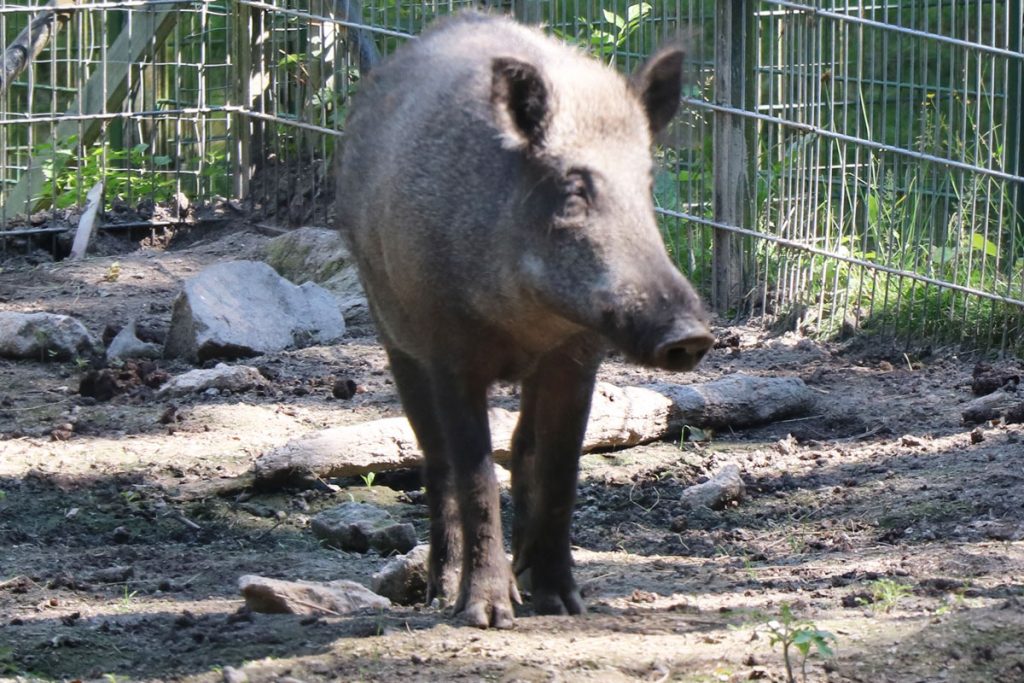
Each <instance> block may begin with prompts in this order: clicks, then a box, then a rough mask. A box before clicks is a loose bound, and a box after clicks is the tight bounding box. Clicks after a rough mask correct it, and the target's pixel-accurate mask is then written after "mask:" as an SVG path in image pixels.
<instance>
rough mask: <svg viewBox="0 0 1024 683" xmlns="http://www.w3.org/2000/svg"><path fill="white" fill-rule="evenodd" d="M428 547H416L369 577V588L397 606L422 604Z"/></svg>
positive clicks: (425, 587)
mask: <svg viewBox="0 0 1024 683" xmlns="http://www.w3.org/2000/svg"><path fill="white" fill-rule="evenodd" d="M429 552H430V546H428V545H418V546H416V547H415V548H413V549H412V550H410V551H409V552H408V553H406V554H405V555H399V556H397V557H393V558H391V559H390V560H388V563H387V564H385V565H384V567H383V568H381V570H380V571H379V572H377V573H375V574H374V575H373V576H371V577H370V588H372V589H373V591H374V592H375V593H379V594H380V595H383V596H384V597H386V598H389V599H390V600H391V601H392V602H394V603H396V604H399V605H414V604H416V603H419V602H423V601H424V600H425V599H426V595H427V556H428V554H429Z"/></svg>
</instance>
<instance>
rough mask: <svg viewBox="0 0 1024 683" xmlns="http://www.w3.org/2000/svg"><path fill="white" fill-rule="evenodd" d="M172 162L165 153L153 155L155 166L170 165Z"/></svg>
mask: <svg viewBox="0 0 1024 683" xmlns="http://www.w3.org/2000/svg"><path fill="white" fill-rule="evenodd" d="M170 163H171V158H170V157H168V156H164V155H162V154H161V155H159V156H155V157H153V165H154V166H168V165H170Z"/></svg>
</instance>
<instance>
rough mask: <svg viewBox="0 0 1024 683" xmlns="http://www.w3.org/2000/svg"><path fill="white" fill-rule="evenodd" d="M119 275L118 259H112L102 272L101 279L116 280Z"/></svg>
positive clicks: (119, 264)
mask: <svg viewBox="0 0 1024 683" xmlns="http://www.w3.org/2000/svg"><path fill="white" fill-rule="evenodd" d="M119 277H121V263H120V261H114V262H113V263H111V264H110V265H109V266H108V267H107V272H106V273H104V274H103V279H104V280H105V281H106V282H117V280H118V278H119Z"/></svg>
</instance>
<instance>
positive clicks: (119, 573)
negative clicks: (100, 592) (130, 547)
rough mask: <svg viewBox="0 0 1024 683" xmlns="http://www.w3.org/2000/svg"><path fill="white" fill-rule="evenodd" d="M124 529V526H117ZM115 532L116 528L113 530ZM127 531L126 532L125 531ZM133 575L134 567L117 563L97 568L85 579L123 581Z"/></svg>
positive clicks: (110, 581) (101, 581)
mask: <svg viewBox="0 0 1024 683" xmlns="http://www.w3.org/2000/svg"><path fill="white" fill-rule="evenodd" d="M118 528H119V529H124V527H118ZM115 533H116V530H115ZM126 533H127V532H126ZM134 575H135V568H134V567H131V566H129V565H118V566H114V567H106V568H104V569H97V570H96V571H94V572H93V573H91V574H89V575H88V576H87V577H86V580H87V581H93V582H95V583H123V582H125V581H127V580H128V579H130V578H131V577H132V576H134Z"/></svg>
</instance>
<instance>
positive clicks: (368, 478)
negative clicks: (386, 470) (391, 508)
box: [362, 472, 377, 488]
mask: <svg viewBox="0 0 1024 683" xmlns="http://www.w3.org/2000/svg"><path fill="white" fill-rule="evenodd" d="M376 478H377V474H376V472H367V473H366V474H364V475H362V479H363V483H364V484H366V488H370V487H372V486H373V480H374V479H376Z"/></svg>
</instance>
